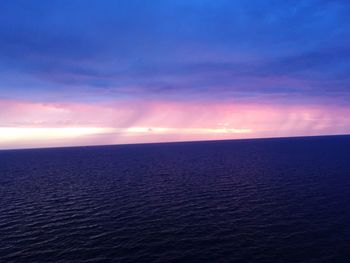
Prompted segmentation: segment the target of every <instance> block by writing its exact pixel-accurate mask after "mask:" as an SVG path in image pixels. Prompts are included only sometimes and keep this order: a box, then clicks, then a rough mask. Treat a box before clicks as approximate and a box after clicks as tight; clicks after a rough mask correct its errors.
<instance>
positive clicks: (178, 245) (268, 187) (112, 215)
mask: <svg viewBox="0 0 350 263" xmlns="http://www.w3.org/2000/svg"><path fill="white" fill-rule="evenodd" d="M0 262H25V263H28V262H350V136H329V137H328V136H327V137H309V138H289V139H263V140H239V141H217V142H193V143H165V144H145V145H124V146H102V147H78V148H60V149H59V148H57V149H37V150H11V151H0Z"/></svg>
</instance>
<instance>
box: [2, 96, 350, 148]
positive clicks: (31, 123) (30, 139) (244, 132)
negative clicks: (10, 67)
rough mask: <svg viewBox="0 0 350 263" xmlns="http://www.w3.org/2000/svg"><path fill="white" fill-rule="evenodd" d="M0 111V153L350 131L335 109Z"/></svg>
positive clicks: (108, 106) (99, 106)
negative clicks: (4, 150)
mask: <svg viewBox="0 0 350 263" xmlns="http://www.w3.org/2000/svg"><path fill="white" fill-rule="evenodd" d="M0 108H1V112H0V124H1V127H0V148H22V147H44V146H68V145H89V144H118V143H142V142H160V141H182V140H184V141H186V140H207V139H208V140H216V139H235V138H256V137H280V136H300V135H322V134H344V133H349V132H350V117H349V116H350V108H349V107H340V106H337V105H282V104H258V103H255V104H254V103H228V102H225V103H218V102H215V103H214V102H211V103H205V102H196V103H194V102H192V103H189V102H174V101H172V102H171V101H148V102H144V101H137V100H133V101H123V102H114V103H95V104H87V103H85V104H84V103H36V102H29V101H13V100H12V101H11V100H2V101H0ZM9 128H15V129H17V130H15V131H16V132H18V134H22V135H23V134H24V135H23V136H22V137H21V136H19V137H11V138H12V139H11V140H10V139H9V135H8V134H9V133H8V130H7V131H5V129H9ZM24 129H27V130H24ZM40 129H42V130H40ZM60 129H61V130H60ZM64 129H65V130H64ZM23 131H26V132H24V133H23ZM67 131H74V132H72V133H69V132H67ZM6 132H7V133H6ZM35 132H37V135H36V134H35ZM79 132H81V133H79ZM6 134H7V135H6ZM25 134H28V136H25ZM29 134H31V136H29ZM55 134H56V135H55ZM35 136H37V137H35Z"/></svg>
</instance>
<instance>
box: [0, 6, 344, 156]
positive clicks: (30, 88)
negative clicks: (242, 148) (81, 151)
mask: <svg viewBox="0 0 350 263" xmlns="http://www.w3.org/2000/svg"><path fill="white" fill-rule="evenodd" d="M349 14H350V2H349V1H347V0H284V1H280V0H251V1H238V0H149V1H145V0H30V1H28V0H22V1H20V0H11V1H1V2H0V149H12V148H35V147H56V146H78V145H104V144H125V143H147V142H168V141H193V140H219V139H240V138H263V137H285V136H309V135H326V134H327V135H328V134H349V133H350V74H349V72H350V45H349V43H350V16H349Z"/></svg>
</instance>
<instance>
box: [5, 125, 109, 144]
mask: <svg viewBox="0 0 350 263" xmlns="http://www.w3.org/2000/svg"><path fill="white" fill-rule="evenodd" d="M107 132H110V129H108V128H97V127H64V128H25V127H20V128H19V127H2V128H0V142H5V141H18V140H32V139H33V140H49V139H64V138H75V137H80V136H86V135H93V134H100V133H107Z"/></svg>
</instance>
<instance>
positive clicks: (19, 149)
mask: <svg viewBox="0 0 350 263" xmlns="http://www.w3.org/2000/svg"><path fill="white" fill-rule="evenodd" d="M338 136H350V133H345V134H344V133H341V134H320V135H295V136H277V137H252V138H237V139H218V140H188V141H186V140H185V141H165V142H140V143H118V144H92V145H72V146H47V147H28V148H7V149H0V152H3V151H25V150H45V149H65V148H92V147H94V148H95V147H107V146H108V147H113V146H128V145H130V146H131V145H148V144H151V145H152V144H176V143H200V142H225V141H226V142H227V141H251V140H273V139H298V138H314V137H338Z"/></svg>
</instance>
